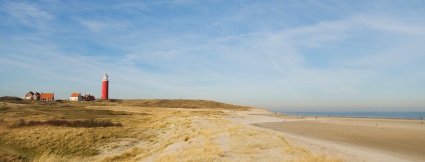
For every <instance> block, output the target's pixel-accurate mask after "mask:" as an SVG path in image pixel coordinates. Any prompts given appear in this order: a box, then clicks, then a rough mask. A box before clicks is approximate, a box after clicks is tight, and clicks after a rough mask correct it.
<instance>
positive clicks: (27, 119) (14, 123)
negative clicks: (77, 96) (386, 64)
mask: <svg viewBox="0 0 425 162" xmlns="http://www.w3.org/2000/svg"><path fill="white" fill-rule="evenodd" d="M17 101H19V102H17ZM176 108H177V109H176ZM181 108H185V109H181ZM229 109H230V110H232V111H238V110H246V109H247V107H242V106H234V105H229V104H223V103H218V102H213V101H203V100H98V101H94V102H69V101H55V102H50V103H43V102H37V101H25V100H13V101H9V100H3V102H0V161H43V162H44V161H104V162H108V161H176V160H182V161H252V160H253V161H258V160H262V161H264V160H265V159H266V161H267V158H270V157H269V154H270V153H275V154H276V155H277V157H276V158H277V159H279V158H280V159H279V161H282V160H284V161H287V160H289V161H291V160H292V161H299V160H301V161H308V160H309V159H314V160H319V161H323V160H321V159H325V161H327V160H331V161H332V160H333V159H332V158H329V157H326V156H324V155H323V156H322V155H312V154H310V153H308V151H306V150H305V149H303V148H299V147H296V146H293V145H291V144H289V143H288V142H287V141H286V140H285V138H284V137H283V136H281V135H276V134H274V133H271V132H268V131H261V130H257V129H255V128H249V127H245V126H242V125H240V124H237V123H235V122H230V121H228V120H226V119H225V118H226V117H227V116H230V115H231V114H227V113H224V112H223V110H226V111H228V110H229ZM282 157H284V158H283V159H282ZM268 160H276V159H268Z"/></svg>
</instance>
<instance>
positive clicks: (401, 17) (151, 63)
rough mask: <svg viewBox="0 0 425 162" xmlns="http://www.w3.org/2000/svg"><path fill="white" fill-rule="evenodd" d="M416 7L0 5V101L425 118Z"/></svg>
mask: <svg viewBox="0 0 425 162" xmlns="http://www.w3.org/2000/svg"><path fill="white" fill-rule="evenodd" d="M424 8H425V1H422V0H418V1H415V0H409V1H391V0H374V1H368V0H364V1H362V0H359V1H340V0H335V1H333V0H324V1H317V0H309V1H302V0H288V1H286V0H285V1H284V0H276V1H273V0H266V1H236V0H235V1H229V0H211V1H197V0H194V1H192V0H176V1H161V0H158V1H125V0H123V1H57V0H41V1H15V0H11V1H7V0H2V1H0V57H1V59H0V69H1V70H0V75H1V77H0V96H5V95H12V96H20V97H22V96H23V95H24V94H25V93H26V92H27V91H30V90H31V91H39V92H54V93H55V96H56V98H58V99H68V97H69V95H70V94H71V93H72V92H81V93H83V94H85V93H87V94H88V93H90V94H94V95H95V96H96V97H100V94H101V81H102V77H103V73H104V72H107V73H108V74H109V76H110V77H109V78H110V94H109V96H110V98H122V99H151V98H166V99H206V100H216V101H221V102H227V103H233V104H240V105H248V106H254V107H261V108H270V109H273V110H281V111H320V110H328V111H329V110H332V111H334V110H339V111H355V110H358V111H366V110H369V111H423V110H425V63H424V62H425V45H424V42H425V10H424Z"/></svg>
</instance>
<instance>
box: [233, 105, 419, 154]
mask: <svg viewBox="0 0 425 162" xmlns="http://www.w3.org/2000/svg"><path fill="white" fill-rule="evenodd" d="M239 115H241V116H244V118H243V119H250V120H248V121H245V120H239V122H241V123H245V124H250V125H254V126H257V127H261V128H266V129H269V130H273V131H275V132H280V133H283V134H284V135H285V137H287V139H291V142H293V143H297V144H298V145H301V146H304V147H307V149H309V150H312V151H315V152H318V153H325V154H327V155H330V156H335V157H339V158H341V159H343V160H344V161H383V160H384V161H424V160H425V125H424V124H422V121H421V120H410V119H376V118H344V117H318V118H316V117H296V116H288V115H282V114H274V113H272V112H266V111H261V110H253V111H252V112H251V113H240V114H239ZM267 120H269V121H267Z"/></svg>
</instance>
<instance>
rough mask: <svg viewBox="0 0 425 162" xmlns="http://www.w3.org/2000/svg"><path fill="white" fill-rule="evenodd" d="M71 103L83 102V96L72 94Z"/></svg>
mask: <svg viewBox="0 0 425 162" xmlns="http://www.w3.org/2000/svg"><path fill="white" fill-rule="evenodd" d="M69 100H70V101H82V100H83V97H82V96H81V93H75V92H74V93H72V94H71V97H69Z"/></svg>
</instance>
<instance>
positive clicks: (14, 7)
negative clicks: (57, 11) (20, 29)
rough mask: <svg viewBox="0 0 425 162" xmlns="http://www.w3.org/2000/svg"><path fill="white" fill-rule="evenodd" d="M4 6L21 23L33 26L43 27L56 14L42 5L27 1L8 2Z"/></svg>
mask: <svg viewBox="0 0 425 162" xmlns="http://www.w3.org/2000/svg"><path fill="white" fill-rule="evenodd" d="M2 8H3V9H4V10H5V11H6V12H7V13H8V14H9V15H11V16H12V17H14V18H16V19H17V20H18V21H19V22H20V23H22V24H25V25H27V26H31V27H37V28H42V27H44V26H45V25H46V23H47V22H48V21H50V20H52V19H54V16H53V15H52V14H51V13H49V12H48V11H45V10H43V9H42V8H41V7H40V6H38V5H36V4H32V3H25V2H7V3H5V4H3V5H2Z"/></svg>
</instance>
